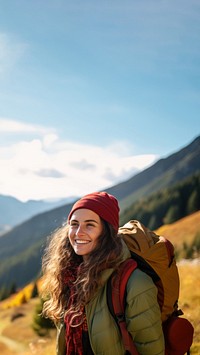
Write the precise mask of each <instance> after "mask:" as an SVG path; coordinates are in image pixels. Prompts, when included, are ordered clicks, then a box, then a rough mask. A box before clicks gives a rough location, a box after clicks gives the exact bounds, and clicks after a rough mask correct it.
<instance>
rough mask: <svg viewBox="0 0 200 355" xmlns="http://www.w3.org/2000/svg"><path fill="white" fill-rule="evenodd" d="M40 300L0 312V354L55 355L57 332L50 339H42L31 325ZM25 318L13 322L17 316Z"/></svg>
mask: <svg viewBox="0 0 200 355" xmlns="http://www.w3.org/2000/svg"><path fill="white" fill-rule="evenodd" d="M36 303H38V299H32V300H30V301H29V302H28V303H26V304H23V305H21V306H17V307H13V308H8V309H2V310H1V311H0V324H1V326H0V354H1V355H16V354H20V355H32V354H37V355H55V336H56V334H55V330H52V331H51V333H50V335H49V337H44V338H40V337H39V336H37V335H36V333H35V332H34V331H33V329H32V327H31V324H32V320H33V313H34V309H35V305H36ZM19 313H21V314H23V316H21V317H19V318H16V319H15V320H14V321H11V318H12V316H13V315H15V314H19Z"/></svg>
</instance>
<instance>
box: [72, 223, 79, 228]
mask: <svg viewBox="0 0 200 355" xmlns="http://www.w3.org/2000/svg"><path fill="white" fill-rule="evenodd" d="M70 227H78V223H71V224H70Z"/></svg>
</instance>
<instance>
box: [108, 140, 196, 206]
mask: <svg viewBox="0 0 200 355" xmlns="http://www.w3.org/2000/svg"><path fill="white" fill-rule="evenodd" d="M199 170H200V136H199V137H197V138H196V139H195V140H194V141H193V142H192V143H190V144H189V145H188V146H186V147H184V148H183V149H181V150H180V151H178V152H176V153H174V154H172V155H170V156H169V157H167V158H164V159H160V160H158V161H157V162H156V163H155V164H154V165H152V166H150V167H149V168H147V169H145V170H143V171H142V172H141V173H139V174H137V175H135V176H133V177H132V178H130V179H129V180H127V181H125V182H122V183H120V184H117V185H115V186H113V187H111V188H109V189H107V190H106V191H108V192H109V193H111V194H113V195H114V196H116V197H117V198H118V199H119V201H120V207H121V208H122V209H124V208H127V206H128V205H130V204H131V203H133V202H134V201H136V200H138V199H139V198H141V197H143V196H145V197H146V196H147V195H150V194H152V193H153V192H156V191H159V190H161V189H163V188H165V187H169V186H171V185H173V184H175V183H176V182H179V181H181V180H183V179H184V178H186V177H188V176H190V175H192V174H194V173H195V172H197V171H199Z"/></svg>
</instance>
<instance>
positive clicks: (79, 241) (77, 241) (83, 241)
mask: <svg viewBox="0 0 200 355" xmlns="http://www.w3.org/2000/svg"><path fill="white" fill-rule="evenodd" d="M87 243H89V241H88V240H76V244H87Z"/></svg>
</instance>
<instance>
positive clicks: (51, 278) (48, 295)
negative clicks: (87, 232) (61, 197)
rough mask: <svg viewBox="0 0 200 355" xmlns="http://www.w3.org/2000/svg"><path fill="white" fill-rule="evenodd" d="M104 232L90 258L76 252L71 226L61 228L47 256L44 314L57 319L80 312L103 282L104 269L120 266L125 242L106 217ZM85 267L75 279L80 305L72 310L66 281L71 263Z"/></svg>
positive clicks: (43, 286)
mask: <svg viewBox="0 0 200 355" xmlns="http://www.w3.org/2000/svg"><path fill="white" fill-rule="evenodd" d="M102 223H103V232H102V234H101V235H100V237H99V238H98V244H97V246H96V248H95V249H94V250H93V251H92V252H91V253H90V255H89V256H88V258H87V261H85V262H83V258H82V256H79V255H77V254H75V252H74V250H73V248H72V246H71V244H70V242H69V239H68V230H69V226H68V225H65V226H63V227H61V228H60V229H58V230H57V231H56V232H55V233H54V235H53V236H52V237H51V238H50V242H49V243H48V247H47V249H46V250H45V253H44V256H43V265H42V268H43V282H42V297H43V298H44V299H46V301H45V303H44V308H43V314H44V315H45V316H47V317H49V318H51V319H52V320H54V321H55V322H56V321H58V320H59V319H61V318H62V317H63V313H64V312H67V313H72V314H74V316H76V315H78V314H79V311H80V309H81V307H82V306H85V305H86V304H87V303H88V302H89V301H90V299H91V298H92V296H93V295H94V294H95V292H96V291H97V289H98V287H99V286H100V285H101V272H102V271H103V270H105V269H108V268H113V269H116V268H117V267H118V265H119V264H120V262H121V261H122V260H121V254H122V253H121V251H122V243H121V239H120V238H118V237H117V232H116V231H115V230H114V228H113V227H112V225H110V224H109V223H108V222H105V221H104V220H102ZM74 264H76V265H77V266H81V267H79V268H78V270H79V271H78V275H77V279H76V282H75V294H76V304H75V305H74V306H73V307H71V308H70V309H68V299H69V290H68V287H67V285H66V283H65V282H64V279H65V275H66V272H67V270H68V269H69V268H70V267H71V265H74Z"/></svg>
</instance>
